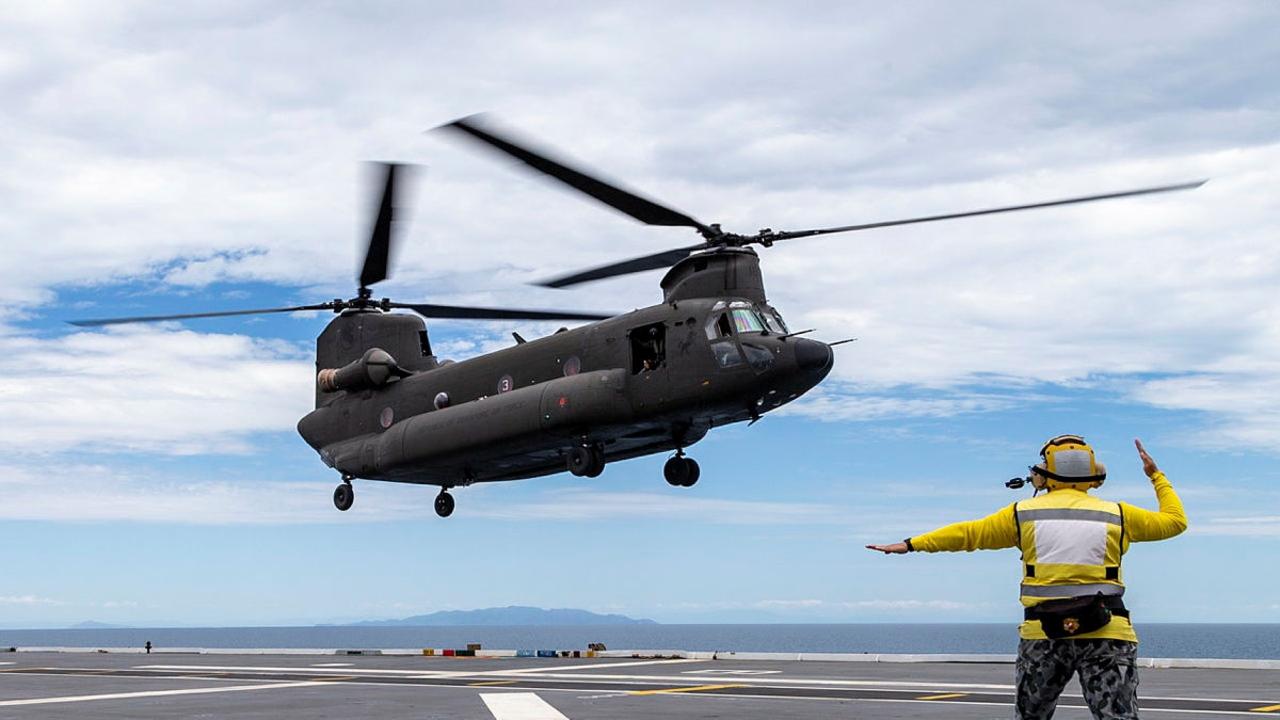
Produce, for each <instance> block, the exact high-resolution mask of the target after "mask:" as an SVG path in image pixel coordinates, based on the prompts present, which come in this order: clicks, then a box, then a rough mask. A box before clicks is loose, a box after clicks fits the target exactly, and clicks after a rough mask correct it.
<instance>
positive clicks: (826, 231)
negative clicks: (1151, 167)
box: [762, 180, 1209, 242]
mask: <svg viewBox="0 0 1280 720" xmlns="http://www.w3.org/2000/svg"><path fill="white" fill-rule="evenodd" d="M1207 182H1209V181H1208V180H1196V181H1194V182H1187V183H1179V184H1177V185H1161V186H1160V187H1150V188H1142V189H1140V190H1124V191H1121V192H1112V193H1103V194H1101V195H1084V196H1081V197H1074V198H1066V199H1065V200H1050V201H1049V202H1039V203H1031V204H1029V205H1010V206H1007V207H997V208H989V209H987V210H970V211H969V212H959V213H947V214H945V215H927V216H924V217H918V218H908V219H906V220H885V221H882V222H873V223H864V224H862V225H844V226H841V227H831V228H820V229H818V230H789V231H785V232H778V233H770V234H767V235H764V236H762V239H764V240H767V241H768V242H774V241H776V240H790V239H791V238H799V237H812V236H814V235H830V234H832V233H843V232H853V231H855V230H871V229H873V228H882V227H892V226H894V225H913V224H916V223H927V222H936V221H938V220H954V219H956V218H966V217H976V216H978V215H995V214H996V213H1006V212H1017V211H1019V210H1035V209H1037V208H1047V207H1055V206H1058V205H1075V204H1077V203H1087V202H1095V201H1098V200H1113V199H1115V198H1124V197H1134V196H1136V195H1154V194H1156V193H1165V192H1174V191H1177V190H1192V189H1195V188H1198V187H1200V186H1201V185H1204V184H1205V183H1207Z"/></svg>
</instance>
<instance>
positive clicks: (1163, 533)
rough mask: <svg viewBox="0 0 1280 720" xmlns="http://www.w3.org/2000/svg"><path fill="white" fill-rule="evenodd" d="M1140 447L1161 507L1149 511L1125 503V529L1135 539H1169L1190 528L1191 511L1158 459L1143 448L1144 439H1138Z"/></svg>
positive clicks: (1135, 441) (1136, 540) (1146, 470)
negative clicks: (1188, 521)
mask: <svg viewBox="0 0 1280 720" xmlns="http://www.w3.org/2000/svg"><path fill="white" fill-rule="evenodd" d="M1133 444H1134V446H1136V447H1137V448H1138V457H1139V458H1141V459H1142V471H1143V472H1145V473H1146V474H1147V477H1149V478H1151V487H1152V488H1154V489H1155V491H1156V500H1157V502H1159V503H1160V509H1159V510H1158V511H1156V512H1152V511H1150V510H1146V509H1143V508H1140V507H1137V506H1136V505H1130V504H1129V503H1121V505H1122V506H1123V510H1124V529H1125V534H1126V535H1128V536H1129V540H1130V541H1131V542H1143V541H1147V540H1165V539H1167V538H1171V537H1173V536H1174V535H1177V534H1179V533H1181V532H1182V531H1183V530H1186V529H1187V514H1186V512H1185V511H1184V510H1183V509H1182V500H1181V499H1180V498H1179V497H1178V493H1176V492H1174V489H1173V484H1172V483H1170V482H1169V478H1167V477H1165V474H1164V473H1163V472H1161V471H1160V468H1159V466H1157V465H1156V461H1155V460H1153V459H1152V458H1151V456H1150V455H1148V454H1147V450H1146V448H1144V447H1142V441H1141V440H1134V441H1133Z"/></svg>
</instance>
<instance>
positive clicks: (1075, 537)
mask: <svg viewBox="0 0 1280 720" xmlns="http://www.w3.org/2000/svg"><path fill="white" fill-rule="evenodd" d="M1133 442H1134V445H1135V446H1136V447H1137V449H1138V457H1139V458H1141V460H1142V469H1143V471H1144V472H1145V473H1146V475H1147V477H1148V478H1150V479H1151V485H1152V487H1153V488H1154V490H1155V493H1156V500H1157V501H1158V502H1159V504H1160V509H1159V510H1158V511H1155V512H1152V511H1151V510H1144V509H1143V508H1140V507H1137V506H1134V505H1130V504H1128V503H1123V502H1110V501H1107V500H1102V499H1100V498H1096V497H1093V496H1092V495H1089V494H1088V491H1089V490H1090V489H1092V488H1097V487H1100V486H1101V485H1102V483H1103V481H1105V480H1106V478H1107V470H1106V467H1105V466H1104V465H1103V464H1102V463H1100V462H1098V461H1097V458H1095V457H1094V452H1093V449H1092V448H1091V447H1089V445H1088V444H1087V443H1086V442H1085V441H1084V438H1082V437H1080V436H1079V435H1059V436H1058V437H1055V438H1053V439H1051V440H1049V441H1048V442H1046V443H1045V444H1044V447H1042V448H1040V462H1039V463H1037V464H1035V465H1033V466H1031V468H1030V470H1031V474H1030V476H1029V477H1028V478H1027V480H1029V481H1030V482H1031V484H1032V485H1033V486H1034V487H1035V488H1036V494H1035V495H1034V496H1032V498H1031V499H1030V500H1021V501H1019V502H1015V503H1013V504H1012V505H1009V506H1007V507H1005V508H1003V509H1001V510H1000V511H998V512H996V513H995V514H993V515H989V516H987V517H985V518H983V519H981V520H972V521H968V522H959V523H955V524H953V525H947V526H946V527H942V528H938V529H937V530H934V531H933V532H928V533H925V534H924V535H916V536H914V537H909V538H907V539H906V540H904V541H902V542H899V543H892V544H889V545H868V546H867V548H868V549H870V550H876V551H879V552H882V553H885V554H900V553H907V552H943V551H958V550H966V551H972V550H999V549H1001V548H1010V547H1017V548H1019V549H1021V550H1022V573H1023V578H1022V592H1021V596H1022V605H1023V619H1024V622H1023V623H1022V626H1021V628H1020V629H1019V635H1020V636H1021V638H1022V639H1021V641H1020V642H1019V643H1018V661H1017V666H1016V674H1017V708H1016V712H1015V717H1017V718H1019V720H1041V719H1045V720H1047V719H1048V718H1050V717H1052V716H1053V711H1054V708H1055V707H1056V706H1057V703H1058V696H1059V695H1060V694H1061V693H1062V689H1063V688H1064V687H1065V686H1066V684H1067V682H1068V681H1069V680H1070V679H1071V676H1072V675H1075V674H1079V676H1080V686H1081V688H1082V689H1083V690H1084V698H1085V701H1086V702H1087V703H1088V704H1089V708H1090V709H1091V710H1092V711H1093V715H1094V717H1096V718H1107V719H1108V720H1110V719H1115V720H1130V719H1131V718H1137V717H1138V699H1137V691H1138V674H1137V668H1136V664H1137V663H1136V661H1137V654H1138V636H1137V635H1136V634H1135V633H1134V631H1133V625H1132V624H1131V623H1130V622H1129V611H1128V610H1127V609H1126V608H1125V606H1124V602H1123V600H1122V596H1123V595H1124V581H1123V579H1122V577H1121V574H1120V560H1121V556H1123V555H1124V553H1125V552H1126V551H1127V550H1128V549H1129V544H1130V543H1132V542H1144V541H1150V540H1165V539H1168V538H1171V537H1173V536H1175V535H1177V534H1179V533H1181V532H1182V531H1183V530H1186V529H1187V516H1186V514H1185V513H1184V512H1183V510H1182V501H1181V500H1179V499H1178V494H1177V493H1176V492H1174V490H1173V486H1172V485H1171V484H1170V483H1169V479H1168V478H1167V477H1165V475H1164V473H1163V472H1161V471H1160V468H1159V467H1157V466H1156V461H1155V460H1152V459H1151V456H1150V455H1148V454H1147V451H1146V450H1145V449H1144V448H1143V447H1142V441H1141V440H1134V441H1133ZM1010 486H1011V487H1018V486H1020V483H1019V481H1010ZM1041 490H1047V491H1048V492H1047V493H1046V494H1044V495H1040V491H1041Z"/></svg>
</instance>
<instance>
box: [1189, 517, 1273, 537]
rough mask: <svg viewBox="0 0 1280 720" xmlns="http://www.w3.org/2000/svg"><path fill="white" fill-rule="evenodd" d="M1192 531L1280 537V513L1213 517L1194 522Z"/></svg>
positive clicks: (1233, 535) (1202, 533) (1205, 533)
mask: <svg viewBox="0 0 1280 720" xmlns="http://www.w3.org/2000/svg"><path fill="white" fill-rule="evenodd" d="M1190 532H1192V533H1195V534H1197V535H1221V536H1230V537H1257V538H1280V515H1252V516H1250V515H1244V516H1238V517H1229V516H1227V517H1212V518H1209V519H1208V520H1207V521H1204V522H1192V523H1191V527H1190Z"/></svg>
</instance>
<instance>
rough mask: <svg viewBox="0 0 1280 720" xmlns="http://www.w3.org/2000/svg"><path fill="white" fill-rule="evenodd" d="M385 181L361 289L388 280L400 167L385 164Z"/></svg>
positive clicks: (362, 275) (367, 252) (365, 259)
mask: <svg viewBox="0 0 1280 720" xmlns="http://www.w3.org/2000/svg"><path fill="white" fill-rule="evenodd" d="M382 167H383V168H385V170H386V174H385V178H386V179H385V180H384V181H383V185H382V198H381V200H379V202H378V216H377V217H376V218H375V219H374V221H373V229H372V230H371V231H370V233H369V248H368V249H367V250H366V251H365V254H364V266H363V267H362V268H361V269H360V287H369V286H371V285H373V284H374V283H376V282H380V281H382V280H386V279H387V258H388V257H389V256H390V254H391V224H392V223H393V222H395V217H394V216H395V194H396V172H397V170H398V169H399V167H400V166H399V165H395V164H392V163H385V164H383V165H382Z"/></svg>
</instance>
